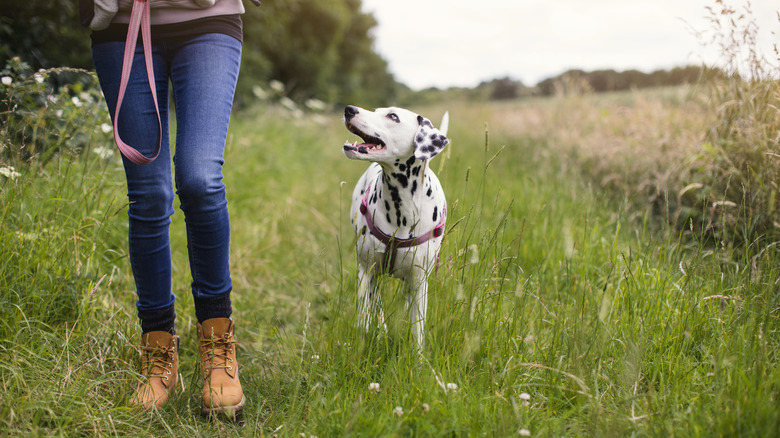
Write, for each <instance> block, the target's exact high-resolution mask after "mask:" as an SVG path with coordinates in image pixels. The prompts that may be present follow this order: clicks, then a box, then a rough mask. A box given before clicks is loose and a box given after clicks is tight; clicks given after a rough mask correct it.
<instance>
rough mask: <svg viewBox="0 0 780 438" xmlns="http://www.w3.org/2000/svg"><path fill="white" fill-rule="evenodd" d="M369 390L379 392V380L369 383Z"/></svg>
mask: <svg viewBox="0 0 780 438" xmlns="http://www.w3.org/2000/svg"><path fill="white" fill-rule="evenodd" d="M368 390H369V391H374V392H376V393H379V383H377V382H371V383H369V384H368Z"/></svg>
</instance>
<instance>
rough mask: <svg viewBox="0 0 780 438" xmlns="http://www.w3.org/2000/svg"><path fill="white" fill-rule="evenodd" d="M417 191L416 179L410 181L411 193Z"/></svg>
mask: <svg viewBox="0 0 780 438" xmlns="http://www.w3.org/2000/svg"><path fill="white" fill-rule="evenodd" d="M416 191H417V180H414V181H412V194H413V195H414V192H416Z"/></svg>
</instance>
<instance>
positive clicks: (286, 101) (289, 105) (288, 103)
mask: <svg viewBox="0 0 780 438" xmlns="http://www.w3.org/2000/svg"><path fill="white" fill-rule="evenodd" d="M279 103H281V104H282V106H283V107H285V108H286V109H287V111H295V110H297V109H298V105H296V104H295V102H294V101H293V100H292V99H290V98H289V97H283V98H281V99H279Z"/></svg>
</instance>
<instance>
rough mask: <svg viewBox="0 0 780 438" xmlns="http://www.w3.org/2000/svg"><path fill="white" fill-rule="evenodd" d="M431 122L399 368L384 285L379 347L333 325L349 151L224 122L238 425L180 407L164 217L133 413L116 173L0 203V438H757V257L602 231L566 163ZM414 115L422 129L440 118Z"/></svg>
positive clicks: (177, 244) (770, 314)
mask: <svg viewBox="0 0 780 438" xmlns="http://www.w3.org/2000/svg"><path fill="white" fill-rule="evenodd" d="M448 109H449V110H450V113H451V125H450V137H451V138H452V140H453V142H452V144H451V146H450V147H449V150H448V151H447V152H446V153H443V154H441V155H439V156H438V157H437V158H436V159H435V160H434V161H433V162H432V167H433V168H434V169H435V170H436V171H437V174H438V175H439V178H440V179H441V180H442V184H443V185H444V188H445V191H446V193H447V197H448V202H449V205H450V210H449V212H448V228H449V230H450V231H449V234H448V235H447V238H446V239H445V243H444V247H443V253H442V267H441V269H440V270H439V273H438V274H437V276H436V277H435V278H433V279H432V281H431V299H430V304H429V317H428V318H429V320H428V321H429V322H428V327H429V332H428V336H427V349H426V350H427V351H426V353H425V359H424V360H423V361H422V362H420V361H419V360H418V359H417V358H416V357H415V356H414V355H413V348H412V346H413V342H411V341H410V339H409V332H408V324H407V319H406V312H405V310H404V307H403V300H402V299H401V296H400V293H392V291H393V290H395V291H396V292H397V284H396V283H395V282H394V281H392V280H387V281H385V282H384V287H385V290H387V291H389V292H390V293H389V294H388V295H387V298H386V303H385V311H386V313H387V314H388V325H389V333H388V335H387V336H365V335H363V334H362V333H360V332H359V331H358V330H356V329H355V312H354V309H355V296H354V292H353V291H354V290H355V259H354V255H353V253H352V245H353V237H352V235H351V230H350V229H349V227H348V224H349V220H348V218H347V217H346V215H347V212H348V208H349V205H348V202H349V194H350V193H351V190H352V187H353V185H354V183H355V181H356V180H357V178H358V176H359V175H360V174H361V173H362V172H363V170H364V165H363V164H362V163H356V162H353V161H350V160H347V159H346V158H344V157H343V155H342V154H341V152H340V149H341V145H342V144H343V141H344V140H345V139H347V138H349V139H352V136H351V135H350V134H348V133H347V132H346V130H345V129H343V128H342V127H341V125H340V120H339V117H338V116H337V115H327V116H322V117H319V118H317V117H315V118H306V119H303V120H294V119H287V118H285V117H283V116H280V115H278V114H277V113H275V112H274V110H272V109H267V110H258V111H257V112H254V113H244V114H240V115H238V116H236V117H235V118H234V122H233V126H232V130H231V137H230V139H229V145H228V154H227V167H226V169H227V171H226V177H225V179H226V182H227V184H228V187H229V195H228V197H229V202H230V209H231V220H232V228H233V236H232V239H233V240H232V264H233V277H234V288H235V290H234V294H233V300H234V306H235V309H236V310H235V313H234V317H235V319H236V321H237V328H238V338H239V340H240V341H241V343H242V345H241V350H240V354H241V356H240V358H241V366H242V368H241V372H242V380H243V382H244V385H245V391H246V392H247V394H248V399H249V402H248V405H247V408H246V414H245V424H244V425H243V426H236V425H232V424H225V423H219V422H217V423H211V422H208V421H204V420H203V419H202V418H201V417H200V416H199V415H198V413H197V412H198V409H197V406H198V405H199V401H198V400H197V398H196V395H197V394H198V393H199V391H198V390H197V388H198V386H199V382H198V370H197V369H196V368H195V364H196V362H197V360H196V357H195V352H196V350H197V349H196V343H195V329H194V324H195V321H194V318H193V316H194V311H193V308H192V299H191V297H190V296H189V292H188V284H189V279H188V278H187V277H188V267H187V264H186V263H187V262H186V260H187V257H186V249H185V248H186V242H185V239H184V229H183V219H182V214H181V212H177V213H176V215H175V216H174V224H173V231H172V233H173V237H172V238H173V241H174V242H173V248H174V287H175V292H176V294H177V297H178V298H179V299H178V301H177V305H178V308H177V313H178V315H179V320H178V322H177V328H178V331H179V334H180V335H181V337H182V345H181V352H182V358H181V364H182V365H181V367H182V368H181V369H182V374H183V379H182V381H183V386H184V391H181V392H180V393H179V394H178V395H176V396H175V397H174V398H173V400H172V402H171V403H170V404H169V405H168V406H166V407H165V408H164V409H163V410H162V412H160V413H157V414H154V415H153V416H148V415H143V414H139V413H138V412H134V411H132V410H130V409H128V408H126V407H125V403H124V402H125V400H126V399H127V397H128V396H129V394H130V391H131V389H132V386H133V381H134V379H135V377H136V375H135V369H136V365H135V360H136V352H135V350H134V348H133V346H134V345H135V342H136V339H137V337H138V331H137V328H136V322H135V317H134V308H133V297H132V282H131V279H130V276H129V272H128V269H129V268H128V266H127V260H126V258H124V251H125V249H124V243H123V239H124V233H125V225H124V222H125V213H124V210H123V209H122V198H123V196H122V193H123V191H122V190H123V189H122V181H121V172H120V171H118V170H117V168H116V163H117V161H118V160H117V159H116V157H114V158H113V159H111V160H109V161H107V162H106V161H100V160H98V159H97V158H96V157H94V156H93V157H92V158H89V159H86V160H85V159H80V161H78V162H77V163H76V164H79V165H78V166H76V165H74V164H73V163H69V162H63V163H60V164H59V167H57V165H55V166H53V167H57V169H56V170H55V169H48V170H47V171H46V172H44V174H43V176H38V177H36V178H34V177H32V176H30V175H23V176H22V181H21V182H19V183H17V184H15V185H6V186H3V188H2V192H0V195H1V196H2V199H3V206H2V207H0V213H2V218H3V232H2V233H3V234H2V238H3V241H2V248H3V249H2V252H3V255H4V256H5V257H3V260H6V261H5V262H0V263H1V264H0V267H1V268H2V270H0V273H2V278H3V282H4V283H3V286H4V287H5V290H4V291H3V292H2V296H0V300H2V301H3V302H4V305H3V306H2V307H3V309H2V312H4V313H3V320H4V323H3V325H2V326H0V328H2V331H0V334H2V337H0V354H1V355H3V357H4V359H3V360H2V361H0V434H2V435H28V434H53V435H72V434H73V435H120V436H126V435H141V436H144V435H168V434H170V435H174V436H225V435H244V436H260V435H265V436H273V435H277V436H290V437H297V436H306V437H308V436H319V437H329V436H353V435H354V436H444V435H454V436H522V435H524V434H525V433H529V434H530V436H626V435H631V434H635V435H640V436H645V435H647V436H713V435H721V436H734V435H743V436H745V435H747V436H771V435H773V434H774V433H775V431H776V430H780V408H779V407H778V406H780V404H779V403H778V400H777V398H778V391H780V371H778V367H777V365H778V354H779V353H778V346H779V345H780V330H779V329H780V323H779V322H778V306H779V304H780V297H778V286H777V285H776V284H775V283H776V281H777V279H778V277H779V276H780V267H779V266H778V260H780V258H779V257H778V255H777V253H776V250H775V249H774V247H770V248H769V249H767V250H764V251H759V250H757V249H754V248H744V249H741V250H740V251H741V252H740V253H739V254H731V253H726V252H725V250H722V249H719V248H710V247H701V246H699V245H698V244H697V243H696V239H695V237H694V238H690V237H688V238H685V239H683V238H681V237H680V236H679V235H678V234H676V233H672V232H669V231H668V230H666V229H659V228H658V227H655V226H653V225H650V224H643V223H636V222H635V221H628V220H625V219H624V217H626V216H629V215H626V214H624V213H623V212H622V210H621V206H620V205H619V204H617V203H614V202H612V201H611V200H610V199H609V198H608V196H607V195H605V194H603V193H601V192H600V190H599V189H598V188H597V187H595V186H592V185H591V184H590V183H589V182H588V181H587V180H585V179H584V178H583V177H582V176H581V175H580V174H579V173H578V171H577V169H576V167H575V166H574V165H573V161H572V160H571V159H570V158H569V157H567V156H564V155H562V154H561V153H559V152H557V151H555V150H552V149H550V147H549V146H548V145H547V144H545V142H544V141H542V140H540V139H531V138H524V137H518V136H517V135H516V134H515V135H512V136H509V135H507V134H506V133H504V132H501V131H500V130H494V129H493V128H492V126H493V120H494V119H495V118H497V117H501V112H502V111H503V109H502V107H498V106H496V107H467V106H464V105H455V106H453V107H450V108H448ZM263 111H267V112H263ZM424 112H425V114H426V116H428V117H429V118H431V119H432V120H436V119H438V118H439V117H440V114H441V109H428V110H425V111H424ZM486 123H487V127H488V128H489V129H488V130H487V131H486ZM487 133H489V135H488V134H487ZM630 216H631V217H635V215H630ZM85 218H86V219H85ZM34 233H37V234H34ZM374 383H377V384H378V389H377V386H376V385H373V384H374Z"/></svg>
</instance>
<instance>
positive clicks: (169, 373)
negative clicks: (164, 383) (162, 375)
mask: <svg viewBox="0 0 780 438" xmlns="http://www.w3.org/2000/svg"><path fill="white" fill-rule="evenodd" d="M165 372H166V373H168V375H169V376H170V375H171V372H170V371H167V370H166V371H165ZM165 380H168V379H165Z"/></svg>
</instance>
